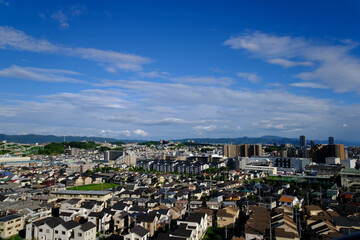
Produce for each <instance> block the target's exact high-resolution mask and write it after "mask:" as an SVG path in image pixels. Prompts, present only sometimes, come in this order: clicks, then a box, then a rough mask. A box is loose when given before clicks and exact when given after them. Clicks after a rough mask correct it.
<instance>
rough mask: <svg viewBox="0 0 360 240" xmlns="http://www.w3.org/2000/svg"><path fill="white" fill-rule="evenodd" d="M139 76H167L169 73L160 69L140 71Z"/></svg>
mask: <svg viewBox="0 0 360 240" xmlns="http://www.w3.org/2000/svg"><path fill="white" fill-rule="evenodd" d="M139 76H140V77H144V78H166V77H168V76H169V73H168V72H159V71H150V72H139Z"/></svg>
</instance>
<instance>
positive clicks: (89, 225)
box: [80, 222, 96, 232]
mask: <svg viewBox="0 0 360 240" xmlns="http://www.w3.org/2000/svg"><path fill="white" fill-rule="evenodd" d="M94 227H96V225H95V224H94V223H92V222H87V223H84V224H82V225H81V227H80V229H81V230H82V231H84V232H86V231H88V230H90V229H93V228H94Z"/></svg>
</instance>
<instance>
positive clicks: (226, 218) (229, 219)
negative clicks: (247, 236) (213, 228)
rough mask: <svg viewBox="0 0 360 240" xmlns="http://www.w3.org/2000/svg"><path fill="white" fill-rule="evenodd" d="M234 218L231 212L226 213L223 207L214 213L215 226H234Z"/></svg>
mask: <svg viewBox="0 0 360 240" xmlns="http://www.w3.org/2000/svg"><path fill="white" fill-rule="evenodd" d="M235 221H236V218H235V216H234V215H233V214H231V213H228V212H227V211H226V210H225V209H219V210H218V211H217V213H216V225H217V227H225V226H227V227H232V228H234V226H235Z"/></svg>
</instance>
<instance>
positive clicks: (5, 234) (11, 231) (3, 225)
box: [0, 215, 24, 238]
mask: <svg viewBox="0 0 360 240" xmlns="http://www.w3.org/2000/svg"><path fill="white" fill-rule="evenodd" d="M23 228H24V219H23V217H22V216H20V215H8V216H5V217H1V218H0V237H1V238H9V237H11V236H14V235H16V234H18V233H19V231H20V230H22V229H23Z"/></svg>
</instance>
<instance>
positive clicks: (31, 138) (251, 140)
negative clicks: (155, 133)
mask: <svg viewBox="0 0 360 240" xmlns="http://www.w3.org/2000/svg"><path fill="white" fill-rule="evenodd" d="M4 140H6V141H8V142H16V143H24V144H35V143H40V144H41V143H51V142H57V143H60V142H64V140H65V141H66V142H79V141H96V142H125V143H129V142H146V141H148V140H140V139H116V138H105V137H95V136H55V135H37V134H26V135H7V134H0V141H4ZM171 141H174V142H187V141H194V142H195V143H210V144H274V143H277V144H285V143H290V144H292V145H298V144H299V139H298V138H286V137H279V136H262V137H246V136H245V137H238V138H183V139H173V140H171ZM314 141H315V144H327V143H328V141H327V140H314ZM307 143H308V144H310V140H308V141H307ZM336 143H342V144H344V145H346V146H360V143H359V142H354V141H346V140H336Z"/></svg>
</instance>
